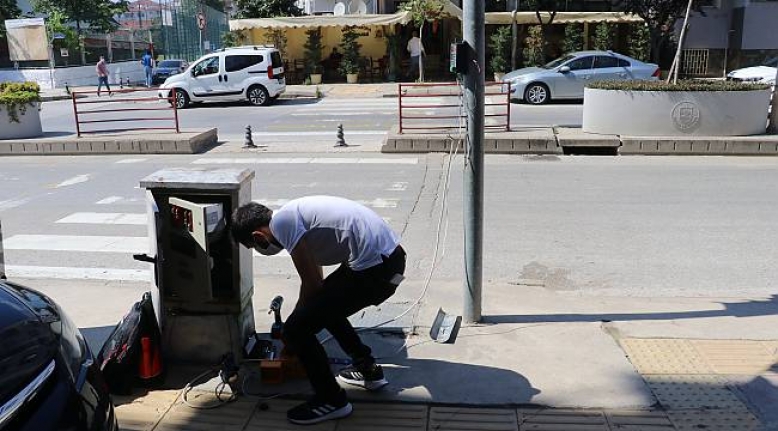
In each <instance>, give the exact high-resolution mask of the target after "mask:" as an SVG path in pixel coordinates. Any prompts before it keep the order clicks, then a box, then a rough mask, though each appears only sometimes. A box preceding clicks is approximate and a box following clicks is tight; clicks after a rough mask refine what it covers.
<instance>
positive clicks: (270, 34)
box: [263, 28, 288, 57]
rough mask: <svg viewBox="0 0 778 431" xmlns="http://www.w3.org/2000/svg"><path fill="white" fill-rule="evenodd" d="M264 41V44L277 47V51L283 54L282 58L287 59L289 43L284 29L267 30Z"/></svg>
mask: <svg viewBox="0 0 778 431" xmlns="http://www.w3.org/2000/svg"><path fill="white" fill-rule="evenodd" d="M263 39H264V40H263V43H265V44H267V45H273V46H275V47H276V49H277V50H278V51H279V52H280V53H281V56H282V57H286V44H287V42H288V39H287V37H286V30H284V29H283V28H274V29H271V30H267V31H266V32H265V35H264V37H263Z"/></svg>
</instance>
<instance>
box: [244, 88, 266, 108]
mask: <svg viewBox="0 0 778 431" xmlns="http://www.w3.org/2000/svg"><path fill="white" fill-rule="evenodd" d="M248 99H249V103H251V104H252V105H254V106H265V105H267V104H268V103H270V95H268V94H267V90H265V87H262V86H260V85H255V86H253V87H251V88H249V91H248Z"/></svg>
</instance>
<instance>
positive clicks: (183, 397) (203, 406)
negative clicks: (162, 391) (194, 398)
mask: <svg viewBox="0 0 778 431" xmlns="http://www.w3.org/2000/svg"><path fill="white" fill-rule="evenodd" d="M210 374H213V375H214V376H218V375H219V370H218V369H216V368H209V369H208V370H206V371H204V372H203V373H200V374H199V375H198V376H197V377H195V378H194V379H192V380H190V381H189V382H188V383H187V384H186V386H184V389H183V390H182V391H181V400H182V401H183V402H184V404H186V405H187V406H188V407H190V408H193V409H199V410H208V409H215V408H217V407H221V406H223V405H225V404H228V403H231V402H233V401H235V400H237V399H238V394H236V393H231V394H230V396H229V397H228V398H226V399H222V395H223V394H224V389H225V388H226V387H227V386H228V385H227V383H226V382H223V381H222V382H219V383H218V384H217V385H216V387H215V388H214V393H213V395H214V396H216V401H215V402H212V403H210V404H199V405H198V404H193V403H192V402H191V401H189V399H188V398H187V397H188V395H189V392H191V391H192V388H193V386H194V385H195V383H197V382H198V381H200V379H202V378H204V377H206V376H208V375H210Z"/></svg>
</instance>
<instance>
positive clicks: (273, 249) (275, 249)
mask: <svg viewBox="0 0 778 431" xmlns="http://www.w3.org/2000/svg"><path fill="white" fill-rule="evenodd" d="M254 250H256V251H257V253H259V254H261V255H263V256H273V255H275V254H278V253H280V252H281V250H283V247H280V246H277V245H275V244H273V243H268V244H267V247H266V248H262V247H261V246H259V245H255V246H254Z"/></svg>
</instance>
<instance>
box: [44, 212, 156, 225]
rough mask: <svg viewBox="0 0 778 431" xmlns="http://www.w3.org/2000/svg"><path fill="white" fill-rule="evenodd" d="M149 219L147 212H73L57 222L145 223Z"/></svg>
mask: <svg viewBox="0 0 778 431" xmlns="http://www.w3.org/2000/svg"><path fill="white" fill-rule="evenodd" d="M147 222H148V220H147V217H146V214H130V213H87V212H84V213H73V214H71V215H69V216H67V217H65V218H63V219H60V220H57V221H56V223H74V224H132V225H145V224H147Z"/></svg>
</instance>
